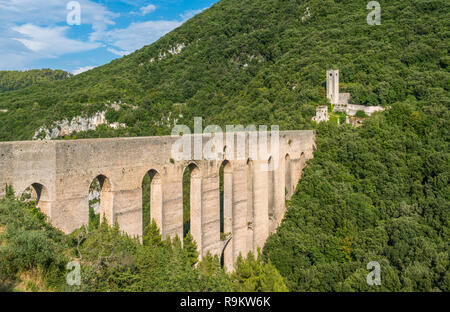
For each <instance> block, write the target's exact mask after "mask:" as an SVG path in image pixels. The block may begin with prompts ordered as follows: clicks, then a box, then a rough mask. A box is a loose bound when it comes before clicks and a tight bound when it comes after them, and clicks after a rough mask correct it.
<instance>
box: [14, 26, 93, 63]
mask: <svg viewBox="0 0 450 312" xmlns="http://www.w3.org/2000/svg"><path fill="white" fill-rule="evenodd" d="M67 29H68V27H53V28H52V27H39V26H36V25H33V24H25V25H22V26H17V27H13V28H12V30H13V31H16V32H17V33H19V34H20V35H22V36H21V37H20V38H17V37H16V38H12V39H14V40H16V41H19V42H21V43H22V44H23V45H24V46H25V47H26V48H27V49H28V50H31V51H33V52H35V53H37V54H38V55H40V56H42V57H57V56H60V55H64V54H69V53H76V52H83V51H89V50H93V49H96V48H98V47H100V44H99V43H93V42H82V41H77V40H72V39H68V38H66V37H65V33H66V31H67Z"/></svg>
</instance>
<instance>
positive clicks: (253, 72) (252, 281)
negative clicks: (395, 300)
mask: <svg viewBox="0 0 450 312" xmlns="http://www.w3.org/2000/svg"><path fill="white" fill-rule="evenodd" d="M379 2H380V4H381V9H382V15H381V25H379V26H370V25H368V24H367V21H366V17H367V14H368V12H369V11H368V10H367V9H366V6H367V1H366V0H334V1H333V0H310V1H303V0H239V1H238V0H222V1H220V2H219V3H217V4H216V5H214V6H212V7H211V8H210V9H208V10H206V11H204V12H203V13H201V14H199V15H198V16H196V17H194V18H193V19H191V20H189V21H188V22H186V23H185V24H184V25H182V26H181V27H179V28H178V29H176V30H174V31H173V32H171V33H169V34H168V35H166V36H164V37H163V38H161V39H160V40H159V41H157V42H156V43H154V44H152V45H149V46H146V47H144V48H143V49H141V50H138V51H136V52H135V53H133V54H130V55H128V56H125V57H123V58H121V59H118V60H115V61H113V62H111V63H110V64H107V65H105V66H102V67H99V68H96V69H93V70H91V71H89V72H86V73H83V74H80V75H77V76H73V77H70V78H68V79H64V80H62V81H57V80H58V79H56V81H54V80H55V79H53V80H52V81H48V82H42V83H38V84H31V85H30V86H27V87H24V88H22V86H25V85H26V83H24V84H22V83H21V82H19V81H21V80H20V79H23V78H21V77H20V75H17V76H15V77H16V78H14V79H17V81H18V82H17V83H16V82H14V79H13V78H8V79H9V80H8V81H9V82H8V83H7V84H6V85H7V86H8V87H6V88H7V89H8V91H6V90H2V91H1V92H0V108H6V109H8V110H9V111H8V112H7V113H2V114H0V140H2V141H8V140H19V139H30V138H31V137H32V136H33V134H34V131H36V130H37V129H38V128H39V127H41V126H42V125H44V124H45V125H50V124H51V123H52V122H54V121H58V120H61V119H64V118H71V117H75V116H78V115H90V114H93V113H95V112H98V111H100V110H102V109H104V108H106V106H105V105H106V104H108V103H114V102H116V103H126V104H128V105H123V108H122V109H121V110H119V111H115V110H112V109H109V110H108V112H107V118H108V120H109V121H110V122H116V121H117V122H120V123H125V124H127V128H125V129H119V130H113V129H109V128H107V127H100V128H98V129H97V130H96V131H90V132H86V133H79V134H77V137H78V138H84V137H114V136H143V135H160V134H168V133H170V130H171V126H172V125H173V123H174V121H175V119H178V123H179V124H186V125H192V123H193V117H194V116H201V117H203V118H204V124H218V125H221V126H223V125H226V124H244V125H245V124H262V125H272V124H273V125H280V128H281V129H284V130H287V129H316V130H317V151H316V152H315V155H314V159H313V160H311V161H310V162H309V163H308V166H307V168H306V170H305V171H304V173H303V177H302V180H301V181H300V183H299V185H298V187H297V191H296V193H295V194H294V196H293V198H292V200H290V201H289V202H288V204H287V205H288V212H287V215H286V218H285V219H284V220H283V222H282V224H281V226H280V228H279V229H278V230H277V233H275V234H274V235H272V236H271V237H270V238H269V240H268V241H267V244H266V246H265V248H264V250H263V254H262V256H261V257H259V258H258V259H252V258H249V259H247V260H242V261H240V262H239V263H238V269H237V272H236V274H234V275H227V274H226V273H224V272H223V270H222V269H221V268H220V265H218V262H217V261H216V260H217V259H216V260H214V259H206V260H204V261H206V262H205V263H204V264H200V265H198V266H193V265H192V264H193V263H194V262H195V259H196V255H195V252H194V251H195V248H193V247H192V246H194V245H195V242H189V243H188V244H187V246H188V247H186V248H184V249H183V248H181V247H180V244H179V242H169V241H166V242H163V241H161V240H160V238H159V237H158V234H157V231H156V230H155V228H154V227H153V228H149V229H146V231H147V232H146V233H147V234H146V235H147V238H146V239H144V245H143V246H141V245H139V244H138V243H137V242H136V241H134V240H133V239H132V238H129V237H126V236H123V235H121V234H120V233H119V232H118V230H117V229H110V228H107V227H105V226H101V225H99V226H98V227H97V228H93V229H81V230H79V231H77V232H76V233H74V234H72V235H71V236H69V237H66V236H64V235H62V234H61V233H58V232H57V231H56V230H54V229H51V230H48V229H49V226H48V225H47V224H46V223H45V222H44V221H42V220H41V219H40V218H39V217H37V216H39V214H38V213H37V212H36V211H35V209H34V208H33V207H32V206H31V207H29V206H27V205H26V204H24V203H20V202H16V201H14V200H12V199H11V198H10V199H5V200H3V201H2V202H1V203H0V216H1V218H0V232H2V233H3V234H2V236H1V239H2V241H1V243H2V244H4V245H5V246H6V247H7V248H3V249H1V252H0V280H1V278H3V281H4V282H3V285H6V286H4V287H6V288H7V289H11V288H12V287H17V281H20V280H21V277H23V272H30V271H31V272H34V273H36V271H35V270H37V272H38V273H42V274H43V275H44V276H45V279H44V281H45V283H44V284H46V285H47V286H51V287H50V288H52V287H53V289H61V288H60V287H62V286H61V284H60V283H61V281H60V280H58V278H55V274H56V273H55V272H61V270H63V268H62V267H61V266H62V263H64V261H66V260H67V259H70V258H75V257H77V256H78V254H77V252H80V251H81V252H82V253H87V254H86V258H85V260H86V262H85V264H84V267H83V270H85V271H84V272H86V275H85V276H86V284H85V286H84V287H85V288H83V289H80V290H107V289H114V290H154V289H156V287H157V286H158V287H161V289H164V290H180V289H182V290H209V291H215V290H257V291H263V290H277V291H278V290H279V291H283V290H286V289H289V290H291V291H373V290H375V291H450V274H449V271H450V270H449V254H450V247H449V242H450V232H449V229H450V215H449V214H450V209H449V208H450V207H449V196H450V188H449V174H450V168H449V164H450V162H449V160H450V159H449V158H450V154H449V128H450V127H449V124H448V122H449V117H450V116H449V111H448V109H449V106H450V103H449V102H450V97H449V87H450V73H449V64H450V56H449V55H448V47H449V42H450V40H449V39H450V27H449V24H450V14H449V5H448V1H446V0H401V1H379ZM306 12H310V16H308V15H307V14H306ZM179 45H184V46H185V48H184V49H182V51H181V53H180V54H177V55H171V54H169V53H167V51H168V50H170V49H172V48H174V47H177V46H179ZM164 54H166V55H165V56H164ZM332 68H335V69H339V70H340V72H341V89H343V90H344V91H346V92H350V93H351V95H352V102H353V103H355V104H362V105H382V106H384V107H387V108H388V107H389V109H388V110H387V111H386V112H384V113H378V114H375V115H374V116H372V117H370V118H368V119H366V120H365V122H364V124H363V125H362V127H359V128H354V127H351V126H349V125H343V126H340V127H338V126H337V125H336V124H335V123H333V122H330V123H325V124H320V125H315V124H313V123H312V121H311V117H312V116H313V115H314V114H315V107H317V106H318V105H325V104H327V101H326V95H325V72H326V70H327V69H332ZM12 76H13V77H14V75H12ZM0 77H2V76H1V75H0ZM11 79H12V80H13V81H12V82H11ZM0 81H1V79H0ZM3 85H5V84H4V83H3V84H1V83H0V86H3ZM14 86H16V87H14ZM3 88H5V87H3ZM13 89H17V90H13ZM168 119H169V123H168V122H167V120H168ZM162 121H164V122H162ZM147 183H148V182H147ZM17 214H20V215H19V216H18V215H17ZM11 216H14V218H15V219H14V218H13V217H11ZM36 218H37V220H36ZM11 220H19V221H17V222H16V221H14V222H13V221H11ZM32 220H34V221H32ZM20 222H22V223H20ZM34 222H38V224H37V225H36V224H35V223H34ZM36 227H37V228H36ZM86 231H87V232H86ZM77 235H84V236H83V242H82V243H81V245H79V241H78V239H77ZM99 237H102V239H98V238H99ZM25 241H26V242H30V243H29V244H22V243H23V242H25ZM43 241H45V242H48V244H46V245H45V246H49V247H48V248H50V249H51V250H47V249H48V248H47V247H46V248H47V249H46V248H44V247H43V245H41V244H42V242H43ZM98 241H105V245H104V246H100V245H98V244H97V242H98ZM113 241H114V242H116V241H117V242H119V243H117V244H113V243H112V242H113ZM21 244H22V245H21ZM18 246H21V247H20V248H19V247H18ZM189 246H190V247H189ZM27 248H28V249H27ZM35 248H38V249H35ZM102 248H108V250H109V252H110V253H108V254H106V255H100V256H104V257H110V258H111V259H112V260H111V262H110V263H103V266H98V261H99V255H98V254H95V252H96V251H98V250H102ZM89 249H92V250H93V252H92V253H89V251H88V250H89ZM16 250H17V251H16ZM36 250H40V251H41V252H42V254H41V253H40V252H35V251H36ZM29 254H30V255H35V257H34V258H33V256H26V255H29ZM118 254H120V255H123V254H125V255H126V257H125V258H121V257H118V256H117V255H118ZM61 257H63V258H61ZM64 257H66V258H64ZM143 259H146V261H148V259H151V260H150V262H149V263H151V264H154V265H156V266H157V265H160V266H161V268H160V269H158V268H155V267H152V266H151V265H150V264H148V263H147V262H146V261H143ZM166 259H170V261H169V262H167V261H166ZM371 261H378V262H379V263H380V264H381V266H382V285H381V286H380V287H378V288H373V287H371V286H368V285H367V283H366V275H367V273H368V271H367V269H366V265H367V263H369V262H371ZM278 271H279V273H278ZM93 272H96V274H102V276H104V277H105V278H104V280H107V281H108V284H102V283H99V282H98V281H97V280H96V279H95V278H93V276H94V273H93ZM164 274H168V275H169V276H170V279H168V280H164V281H163V279H162V277H161V276H162V275H164ZM280 274H281V275H280ZM58 276H59V275H58ZM266 276H269V277H270V278H266ZM281 276H282V277H281ZM186 281H190V282H186ZM265 281H272V283H271V284H269V285H267V284H265ZM11 285H12V286H11ZM144 285H148V286H147V288H146V287H145V286H144ZM286 286H287V288H286Z"/></svg>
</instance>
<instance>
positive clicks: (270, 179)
mask: <svg viewBox="0 0 450 312" xmlns="http://www.w3.org/2000/svg"><path fill="white" fill-rule="evenodd" d="M268 170H269V171H268V172H267V202H268V218H269V232H270V233H272V232H273V230H274V229H275V227H274V225H275V167H274V161H273V158H272V157H270V158H269V160H268Z"/></svg>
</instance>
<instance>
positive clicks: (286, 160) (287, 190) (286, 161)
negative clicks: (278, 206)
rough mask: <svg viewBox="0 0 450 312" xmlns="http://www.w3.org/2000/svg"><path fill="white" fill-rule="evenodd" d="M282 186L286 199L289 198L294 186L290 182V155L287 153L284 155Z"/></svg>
mask: <svg viewBox="0 0 450 312" xmlns="http://www.w3.org/2000/svg"><path fill="white" fill-rule="evenodd" d="M284 188H285V191H284V192H285V196H286V199H290V198H291V196H292V194H293V193H294V186H293V183H292V169H291V156H290V155H289V154H286V156H285V157H284Z"/></svg>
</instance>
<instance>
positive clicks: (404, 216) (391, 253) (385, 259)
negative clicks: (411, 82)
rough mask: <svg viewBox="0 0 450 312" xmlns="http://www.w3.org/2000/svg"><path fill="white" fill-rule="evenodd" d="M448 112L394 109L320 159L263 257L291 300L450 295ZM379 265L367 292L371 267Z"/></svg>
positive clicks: (338, 137)
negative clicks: (331, 295) (330, 295)
mask: <svg viewBox="0 0 450 312" xmlns="http://www.w3.org/2000/svg"><path fill="white" fill-rule="evenodd" d="M449 120H450V115H449V112H448V109H447V108H445V107H444V106H442V105H440V103H439V102H436V101H434V102H427V103H420V102H416V101H415V100H412V99H410V101H409V102H403V103H398V104H394V106H393V107H392V109H391V110H390V111H389V112H387V113H385V114H383V115H378V116H376V117H375V116H374V117H372V118H371V119H369V120H368V121H366V122H365V124H364V125H363V126H362V127H361V128H356V129H355V128H353V127H351V126H344V127H339V128H338V127H337V126H336V125H333V124H331V123H329V124H326V125H325V124H324V125H321V126H320V127H319V129H318V142H317V143H318V149H317V151H316V152H315V154H314V159H313V160H311V161H310V162H309V164H308V166H307V168H306V170H305V172H304V175H303V178H302V180H301V181H300V183H299V185H298V187H297V192H296V194H295V195H294V196H293V198H292V200H291V202H290V203H289V209H288V212H287V216H286V218H285V220H284V221H283V224H282V225H281V227H280V228H279V229H278V231H277V234H276V235H273V236H271V237H270V238H269V240H268V241H267V243H266V246H265V249H264V253H265V255H266V256H267V258H268V259H270V260H272V263H273V264H274V265H275V266H276V267H277V268H278V269H279V270H280V273H281V274H282V275H283V276H284V277H285V279H286V282H287V285H288V287H289V289H291V290H292V291H371V290H381V291H447V292H448V291H450V273H449V272H450V267H449V254H450V245H449V244H450V186H449V179H450V153H449V129H450V125H449ZM372 261H377V262H379V263H380V264H381V273H382V275H381V276H382V284H381V286H380V287H373V286H368V285H367V283H366V276H367V274H368V270H367V269H366V266H367V264H368V263H369V262H372Z"/></svg>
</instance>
